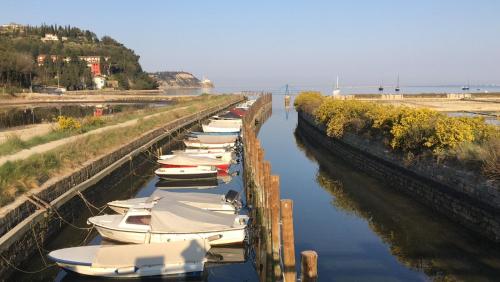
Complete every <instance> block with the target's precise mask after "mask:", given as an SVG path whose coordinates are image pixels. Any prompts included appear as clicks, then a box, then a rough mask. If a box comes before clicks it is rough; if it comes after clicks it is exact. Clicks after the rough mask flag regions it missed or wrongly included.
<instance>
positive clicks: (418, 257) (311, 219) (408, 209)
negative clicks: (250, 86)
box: [259, 96, 500, 281]
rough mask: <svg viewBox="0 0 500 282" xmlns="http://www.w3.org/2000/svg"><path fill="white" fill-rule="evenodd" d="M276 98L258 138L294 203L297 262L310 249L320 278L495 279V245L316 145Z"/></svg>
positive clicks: (499, 253) (499, 269) (499, 257)
mask: <svg viewBox="0 0 500 282" xmlns="http://www.w3.org/2000/svg"><path fill="white" fill-rule="evenodd" d="M277 97H279V98H278V99H277ZM277 97H274V98H275V99H274V101H273V115H272V117H271V118H270V119H269V120H268V121H266V123H265V124H264V125H263V127H262V128H261V130H260V133H259V139H260V140H261V142H262V145H263V148H264V150H265V159H267V160H269V161H270V162H271V164H272V171H273V174H278V175H280V177H281V198H282V199H286V198H289V199H292V200H293V201H294V225H295V246H296V249H295V252H296V256H297V258H296V261H297V262H299V261H300V252H301V251H303V250H316V251H317V252H318V255H319V259H318V271H319V278H320V279H319V280H320V281H428V280H437V281H457V280H458V281H460V280H461V281H499V280H500V248H499V246H498V245H494V244H492V243H489V242H488V241H487V240H484V239H482V238H480V237H477V236H475V235H474V234H471V233H470V232H468V231H467V230H465V229H464V228H462V227H460V226H458V225H456V224H454V223H452V222H450V221H449V220H447V219H446V218H444V217H443V216H441V215H439V214H436V213H434V212H432V211H431V210H430V209H429V208H427V207H425V206H423V205H421V204H419V203H417V202H416V201H414V200H413V199H411V197H408V196H405V195H402V194H400V193H398V192H395V191H393V190H391V189H390V188H388V187H387V186H386V185H385V184H384V183H383V182H381V181H379V180H377V179H374V178H372V177H370V176H368V175H366V174H364V173H363V172H362V171H358V170H356V169H354V168H352V167H350V166H349V165H348V164H347V163H345V162H344V161H342V160H340V159H338V158H337V157H335V156H334V155H332V154H331V153H330V152H328V151H326V150H324V149H322V148H321V146H320V145H318V144H317V143H316V142H314V140H310V139H308V136H307V135H305V134H303V133H302V132H301V130H300V128H297V113H296V112H295V111H294V110H293V108H292V109H288V110H287V109H285V107H284V102H283V98H282V96H277ZM297 271H299V268H297Z"/></svg>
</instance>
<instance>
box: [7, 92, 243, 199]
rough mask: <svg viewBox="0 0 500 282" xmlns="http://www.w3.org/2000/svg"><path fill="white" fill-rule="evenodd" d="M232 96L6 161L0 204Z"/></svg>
mask: <svg viewBox="0 0 500 282" xmlns="http://www.w3.org/2000/svg"><path fill="white" fill-rule="evenodd" d="M231 99H235V97H234V96H231V95H227V96H203V97H200V98H198V99H195V100H193V101H190V102H189V104H188V105H185V104H183V106H182V107H181V106H180V105H181V104H180V105H178V106H176V108H175V109H171V110H169V111H166V112H164V113H161V114H159V115H156V116H154V117H151V118H148V119H140V120H139V121H138V123H136V124H134V125H132V126H128V127H124V128H117V129H112V130H107V131H105V132H102V133H99V134H94V135H89V136H86V137H84V138H82V139H80V140H78V141H77V142H74V143H71V144H68V145H64V146H60V147H58V148H57V149H54V150H51V151H48V152H46V153H43V154H36V155H33V156H31V157H29V158H27V159H25V160H21V161H15V162H7V163H5V164H4V165H2V166H1V167H0V206H3V205H5V204H7V203H9V202H11V201H12V200H14V199H15V197H16V196H17V195H19V194H21V193H23V192H26V191H28V190H30V189H33V188H37V187H40V186H41V185H42V184H43V183H45V182H46V181H47V180H49V179H50V178H51V177H54V176H57V175H61V174H64V173H67V172H69V171H72V170H74V169H76V168H78V167H80V166H81V165H82V164H83V163H85V162H86V161H88V160H89V159H92V158H95V157H97V156H100V155H104V154H106V153H108V152H110V151H112V150H113V149H115V148H117V147H119V146H122V145H124V144H127V143H128V142H130V141H131V140H133V139H134V138H137V137H138V136H140V135H141V134H143V133H145V132H147V131H149V130H152V129H154V128H158V127H160V126H162V125H165V124H166V123H168V122H170V121H173V120H175V119H177V118H179V117H183V116H186V115H189V114H193V113H196V112H199V111H201V110H204V109H207V108H210V107H212V106H215V105H219V104H222V103H226V102H228V101H230V100H231Z"/></svg>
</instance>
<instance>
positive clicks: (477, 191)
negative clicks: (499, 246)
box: [298, 112, 500, 243]
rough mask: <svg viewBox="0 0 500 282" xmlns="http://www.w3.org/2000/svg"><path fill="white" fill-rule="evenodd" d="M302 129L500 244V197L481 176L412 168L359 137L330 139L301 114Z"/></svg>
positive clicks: (348, 159)
mask: <svg viewBox="0 0 500 282" xmlns="http://www.w3.org/2000/svg"><path fill="white" fill-rule="evenodd" d="M298 127H299V128H300V129H301V130H302V131H304V132H305V134H307V136H308V137H309V138H312V139H314V140H315V141H317V142H318V143H320V144H321V145H322V146H324V147H325V148H327V149H328V150H329V151H330V152H332V153H333V154H335V155H337V156H339V157H340V158H341V159H343V160H345V161H346V162H348V163H350V164H351V165H353V166H355V167H356V168H358V169H361V170H363V171H364V172H366V173H368V174H369V175H371V176H373V177H376V178H378V179H380V180H383V181H384V182H385V183H386V184H387V185H388V186H391V187H393V188H394V189H397V190H399V191H401V192H404V193H406V194H408V195H409V196H411V197H412V198H414V199H416V200H418V201H420V202H422V203H423V204H425V205H427V206H428V207H430V208H432V209H433V210H436V211H438V212H439V213H442V214H444V215H446V216H447V217H448V218H450V219H451V220H453V221H455V222H457V223H459V224H461V225H462V226H465V227H467V228H468V229H470V230H472V231H474V232H476V233H479V234H481V235H483V236H484V237H487V238H489V239H490V240H492V241H494V242H497V243H498V242H500V218H499V216H498V215H499V214H500V191H499V190H498V189H497V188H495V187H494V185H493V184H491V183H488V182H485V181H483V180H482V179H481V178H480V177H479V176H478V175H474V174H472V173H470V172H466V171H458V170H456V169H454V168H451V167H439V166H438V165H432V164H428V163H416V164H413V165H407V164H405V163H404V160H403V159H401V158H397V157H396V156H392V155H391V154H388V153H387V152H386V150H384V148H383V147H382V146H381V144H380V145H378V146H377V144H373V143H370V142H367V141H366V140H363V139H361V138H359V137H357V136H355V135H347V136H346V137H344V138H343V139H336V138H330V137H328V136H327V135H326V133H325V129H324V127H323V126H321V125H318V124H317V123H316V122H315V121H314V119H313V117H311V116H309V115H307V114H305V113H303V112H299V116H298Z"/></svg>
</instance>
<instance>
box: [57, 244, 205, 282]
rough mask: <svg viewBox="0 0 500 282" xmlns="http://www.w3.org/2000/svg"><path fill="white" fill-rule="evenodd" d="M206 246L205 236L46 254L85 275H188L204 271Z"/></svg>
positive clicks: (80, 248) (61, 265)
mask: <svg viewBox="0 0 500 282" xmlns="http://www.w3.org/2000/svg"><path fill="white" fill-rule="evenodd" d="M209 249H210V244H209V242H208V241H207V239H191V240H185V241H176V242H164V243H158V244H154V243H153V244H133V245H131V244H127V245H97V246H83V247H73V248H65V249H60V250H56V251H52V252H50V253H49V254H48V257H49V259H50V260H52V261H54V262H55V263H56V264H57V265H58V266H59V267H61V268H63V269H64V270H68V271H70V272H75V273H78V274H82V275H88V276H98V277H112V278H132V277H146V276H186V275H190V276H191V275H200V274H201V273H202V272H203V269H204V266H205V262H206V261H207V259H206V258H205V256H206V254H207V252H208V250H209Z"/></svg>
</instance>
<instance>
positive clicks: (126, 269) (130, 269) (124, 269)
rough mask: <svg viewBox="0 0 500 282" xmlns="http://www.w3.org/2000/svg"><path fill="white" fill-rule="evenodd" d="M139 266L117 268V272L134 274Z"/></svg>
mask: <svg viewBox="0 0 500 282" xmlns="http://www.w3.org/2000/svg"><path fill="white" fill-rule="evenodd" d="M138 269H139V268H137V267H136V266H128V267H120V268H117V269H116V270H115V272H116V274H122V275H123V274H132V273H135V272H137V270H138Z"/></svg>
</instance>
